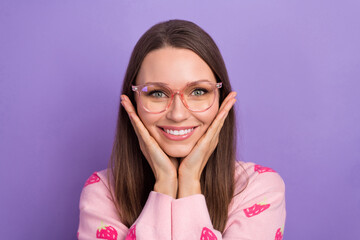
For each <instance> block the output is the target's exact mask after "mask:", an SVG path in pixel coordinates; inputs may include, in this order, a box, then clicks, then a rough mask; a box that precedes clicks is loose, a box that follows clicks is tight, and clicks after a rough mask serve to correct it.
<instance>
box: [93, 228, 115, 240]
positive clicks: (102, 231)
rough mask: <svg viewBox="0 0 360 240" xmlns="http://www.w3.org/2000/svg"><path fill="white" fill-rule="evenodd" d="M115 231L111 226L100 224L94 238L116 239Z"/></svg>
mask: <svg viewBox="0 0 360 240" xmlns="http://www.w3.org/2000/svg"><path fill="white" fill-rule="evenodd" d="M117 235H118V233H117V231H116V229H115V228H113V227H112V226H101V227H99V228H98V229H97V231H96V238H100V239H106V240H116V239H117Z"/></svg>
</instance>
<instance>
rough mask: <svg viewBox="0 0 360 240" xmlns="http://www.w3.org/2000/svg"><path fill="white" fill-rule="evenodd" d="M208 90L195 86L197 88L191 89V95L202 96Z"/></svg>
mask: <svg viewBox="0 0 360 240" xmlns="http://www.w3.org/2000/svg"><path fill="white" fill-rule="evenodd" d="M207 92H208V91H207V90H206V89H203V88H197V89H194V91H192V93H191V95H194V96H202V95H204V94H206V93H207Z"/></svg>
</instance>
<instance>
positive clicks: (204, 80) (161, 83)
mask: <svg viewBox="0 0 360 240" xmlns="http://www.w3.org/2000/svg"><path fill="white" fill-rule="evenodd" d="M197 82H211V81H210V80H208V79H200V80H196V81H193V82H187V83H186V85H189V84H193V83H197ZM145 84H160V85H166V86H169V84H167V83H163V82H146V83H144V84H141V85H145Z"/></svg>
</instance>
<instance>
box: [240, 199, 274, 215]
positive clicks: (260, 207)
mask: <svg viewBox="0 0 360 240" xmlns="http://www.w3.org/2000/svg"><path fill="white" fill-rule="evenodd" d="M269 207H270V204H265V203H263V202H261V203H255V204H254V205H253V206H251V207H249V208H246V209H244V213H245V215H246V216H247V217H253V216H255V215H258V214H260V213H261V212H263V211H265V210H266V209H268V208H269Z"/></svg>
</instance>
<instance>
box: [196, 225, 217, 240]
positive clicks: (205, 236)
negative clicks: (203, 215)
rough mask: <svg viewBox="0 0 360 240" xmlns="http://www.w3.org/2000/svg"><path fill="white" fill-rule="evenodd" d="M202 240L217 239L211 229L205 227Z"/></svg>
mask: <svg viewBox="0 0 360 240" xmlns="http://www.w3.org/2000/svg"><path fill="white" fill-rule="evenodd" d="M200 240H217V237H216V236H215V233H213V232H212V231H211V230H210V229H208V228H207V227H204V228H203V229H202V231H201V237H200Z"/></svg>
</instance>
